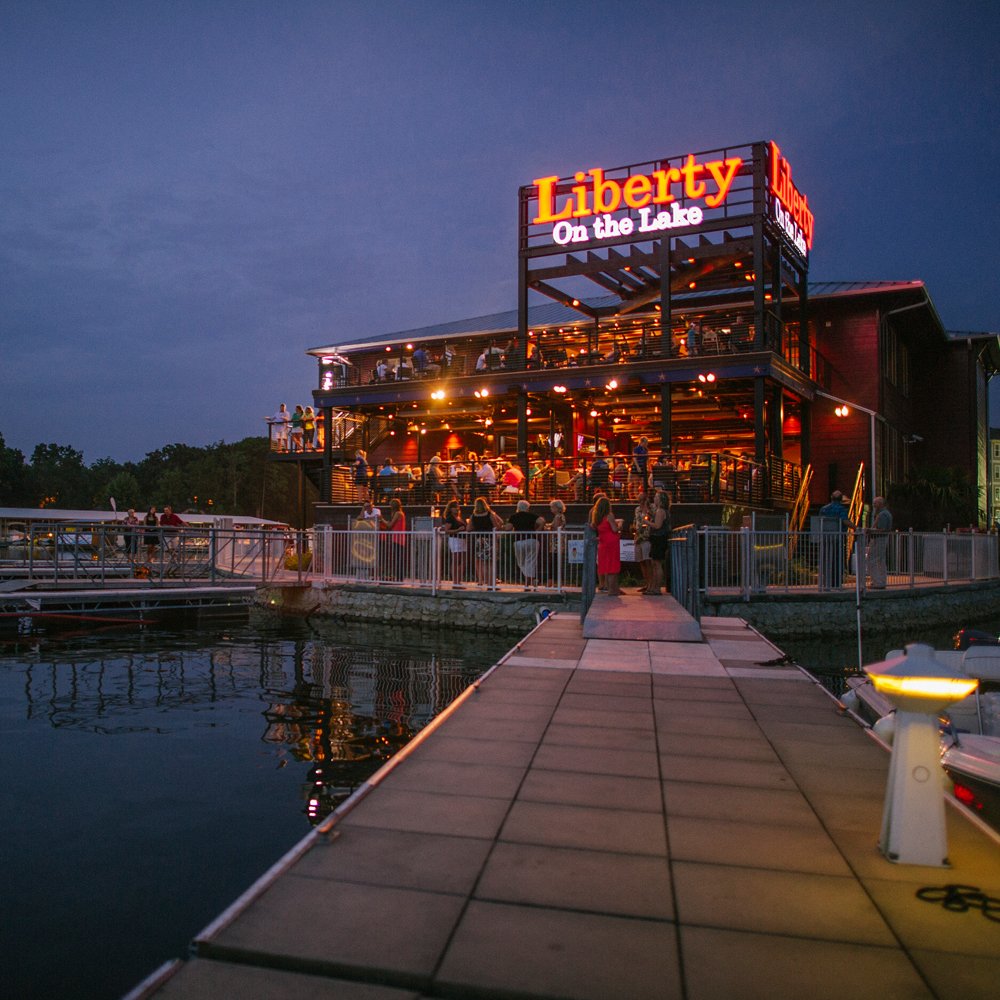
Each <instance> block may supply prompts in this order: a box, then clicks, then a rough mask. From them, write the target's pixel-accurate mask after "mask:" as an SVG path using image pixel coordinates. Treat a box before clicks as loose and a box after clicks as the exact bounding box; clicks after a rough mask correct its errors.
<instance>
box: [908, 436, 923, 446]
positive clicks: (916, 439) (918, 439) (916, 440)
mask: <svg viewBox="0 0 1000 1000" xmlns="http://www.w3.org/2000/svg"><path fill="white" fill-rule="evenodd" d="M922 441H923V438H922V437H921V436H920V435H919V434H911V435H910V436H909V437H905V438H903V444H920V443H921V442H922Z"/></svg>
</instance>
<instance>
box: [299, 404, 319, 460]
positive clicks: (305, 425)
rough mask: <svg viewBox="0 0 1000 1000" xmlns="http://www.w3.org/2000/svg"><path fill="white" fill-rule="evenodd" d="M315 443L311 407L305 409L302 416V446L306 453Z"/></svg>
mask: <svg viewBox="0 0 1000 1000" xmlns="http://www.w3.org/2000/svg"><path fill="white" fill-rule="evenodd" d="M315 443H316V414H315V413H314V412H313V408H312V407H311V406H307V407H306V408H305V412H304V413H303V414H302V444H303V447H304V448H305V449H306V450H307V451H308V450H311V449H312V447H313V445H315Z"/></svg>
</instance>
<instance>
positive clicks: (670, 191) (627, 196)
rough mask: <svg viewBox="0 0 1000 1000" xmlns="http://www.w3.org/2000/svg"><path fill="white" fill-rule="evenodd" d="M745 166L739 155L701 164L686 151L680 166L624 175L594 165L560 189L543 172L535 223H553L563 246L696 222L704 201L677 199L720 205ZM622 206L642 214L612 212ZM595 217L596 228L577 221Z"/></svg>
mask: <svg viewBox="0 0 1000 1000" xmlns="http://www.w3.org/2000/svg"><path fill="white" fill-rule="evenodd" d="M742 166H743V160H742V158H740V157H731V158H729V159H725V160H707V161H706V162H704V163H698V162H697V161H696V160H695V158H694V156H693V155H688V157H687V159H686V160H685V161H684V162H683V163H682V164H681V166H679V167H665V168H662V169H660V170H653V171H651V172H650V173H648V174H632V175H631V176H630V177H625V178H622V179H615V178H612V177H606V176H605V174H604V171H603V170H602V169H601V168H600V167H595V168H594V169H592V170H589V171H587V172H583V171H579V172H578V173H576V174H574V175H573V176H574V179H575V180H576V182H577V183H576V184H573V185H571V186H570V188H569V191H568V192H565V191H563V192H560V191H559V178H558V177H539V178H536V179H535V180H534V181H533V184H534V185H535V187H536V189H537V190H538V214H537V215H536V216H535V218H534V219H533V220H532V222H533V224H535V225H547V224H549V223H554V225H553V227H552V239H553V241H554V242H556V243H558V244H560V245H565V244H567V243H586V242H588V241H589V240H591V239H598V240H600V239H608V238H610V237H614V236H631V235H632V234H633V233H654V232H659V231H660V230H664V229H684V228H687V227H689V226H697V225H699V224H700V223H701V221H702V219H703V218H704V211H703V210H702V208H701V206H700V205H685V206H684V207H681V206H680V205H679V204H677V198H678V197H683V198H684V199H685V200H686V201H704V203H705V207H706V208H718V207H719V205H721V204H722V203H723V202H724V201H725V200H726V197H727V195H728V194H729V189H730V188H731V187H732V184H733V180H734V179H735V178H736V176H737V174H738V173H739V170H740V167H742ZM560 195H561V196H562V200H560ZM663 206H669V208H668V209H663ZM658 208H659V209H663V210H661V211H657V209H658ZM623 209H628V210H631V211H635V212H638V214H639V218H638V219H633V218H632V217H631V216H624V217H622V218H615V217H614V215H613V213H615V212H618V211H620V210H623ZM591 216H593V217H594V221H593V224H592V227H590V226H587V225H584V224H582V223H581V222H580V221H579V220H581V219H585V218H589V217H591ZM591 229H592V231H591Z"/></svg>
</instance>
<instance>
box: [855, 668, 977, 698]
mask: <svg viewBox="0 0 1000 1000" xmlns="http://www.w3.org/2000/svg"><path fill="white" fill-rule="evenodd" d="M871 679H872V684H873V685H874V687H875V690H876V691H878V692H879V693H880V694H884V695H886V697H890V698H891V697H893V696H896V697H906V698H935V699H936V698H947V699H948V700H949V701H951V700H954V701H960V700H961V699H962V698H966V697H968V696H969V695H970V694H972V692H973V691H975V690H976V688H977V687H978V685H979V681H978V680H976V678H975V677H894V676H893V675H892V674H871Z"/></svg>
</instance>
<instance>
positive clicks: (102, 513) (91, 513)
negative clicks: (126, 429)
mask: <svg viewBox="0 0 1000 1000" xmlns="http://www.w3.org/2000/svg"><path fill="white" fill-rule="evenodd" d="M127 513H128V509H127V508H125V509H123V510H119V511H113V510H63V509H60V508H57V507H0V521H35V522H38V521H43V522H48V521H84V522H87V523H88V524H89V523H104V522H113V521H121V520H123V519H124V517H125V515H126V514H127ZM136 513H137V514H142V513H143V511H141V510H137V511H136ZM179 516H180V518H181V520H182V521H184V522H185V523H187V524H194V525H217V524H218V523H219V522H220V521H230V520H231V521H233V522H234V523H235V524H238V525H240V526H241V527H244V528H268V527H272V526H273V527H286V525H285V524H284V522H282V521H269V520H268V519H267V518H264V517H243V516H242V515H229V514H193V513H192V514H189V513H187V512H186V511H180V512H179Z"/></svg>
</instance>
